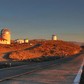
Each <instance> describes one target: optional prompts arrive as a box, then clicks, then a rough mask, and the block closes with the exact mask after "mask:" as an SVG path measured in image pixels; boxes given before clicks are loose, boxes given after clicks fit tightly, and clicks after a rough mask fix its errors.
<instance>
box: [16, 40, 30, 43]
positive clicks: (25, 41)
mask: <svg viewBox="0 0 84 84" xmlns="http://www.w3.org/2000/svg"><path fill="white" fill-rule="evenodd" d="M28 42H29V40H28V39H16V40H15V43H19V44H22V43H28Z"/></svg>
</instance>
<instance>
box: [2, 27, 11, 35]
mask: <svg viewBox="0 0 84 84" xmlns="http://www.w3.org/2000/svg"><path fill="white" fill-rule="evenodd" d="M6 32H10V31H9V29H7V28H4V29H2V30H1V34H3V33H6Z"/></svg>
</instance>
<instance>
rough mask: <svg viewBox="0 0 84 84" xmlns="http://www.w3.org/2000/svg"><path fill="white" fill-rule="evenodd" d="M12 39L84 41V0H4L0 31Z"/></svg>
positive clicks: (0, 9) (0, 8) (1, 7)
mask: <svg viewBox="0 0 84 84" xmlns="http://www.w3.org/2000/svg"><path fill="white" fill-rule="evenodd" d="M4 27H8V28H9V29H10V30H11V34H12V39H17V38H22V39H23V38H29V39H51V36H52V34H56V35H57V36H58V39H61V40H66V41H79V42H84V0H0V29H2V28H4Z"/></svg>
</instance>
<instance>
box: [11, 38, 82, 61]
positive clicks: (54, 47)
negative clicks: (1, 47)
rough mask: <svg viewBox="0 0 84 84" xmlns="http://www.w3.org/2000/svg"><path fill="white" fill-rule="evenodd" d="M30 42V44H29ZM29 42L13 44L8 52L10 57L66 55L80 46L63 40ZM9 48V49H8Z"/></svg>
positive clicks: (78, 50) (74, 52) (69, 54)
mask: <svg viewBox="0 0 84 84" xmlns="http://www.w3.org/2000/svg"><path fill="white" fill-rule="evenodd" d="M30 43H31V44H32V45H30ZM30 43H29V44H17V45H16V44H15V45H14V44H13V45H11V47H10V49H11V50H12V51H13V52H11V53H10V54H9V58H10V59H14V60H28V59H35V58H44V59H45V58H47V57H57V58H58V57H68V56H73V55H75V54H77V53H79V52H80V50H81V48H80V47H79V46H78V45H75V44H73V43H70V42H65V41H60V40H58V41H51V40H47V41H31V42H30ZM10 49H9V50H10Z"/></svg>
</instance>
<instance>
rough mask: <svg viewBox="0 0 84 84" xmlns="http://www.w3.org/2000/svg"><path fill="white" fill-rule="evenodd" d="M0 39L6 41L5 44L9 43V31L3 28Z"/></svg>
mask: <svg viewBox="0 0 84 84" xmlns="http://www.w3.org/2000/svg"><path fill="white" fill-rule="evenodd" d="M1 37H2V38H3V39H5V40H7V44H10V43H11V34H10V31H9V30H8V29H7V28H4V29H2V30H1Z"/></svg>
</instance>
